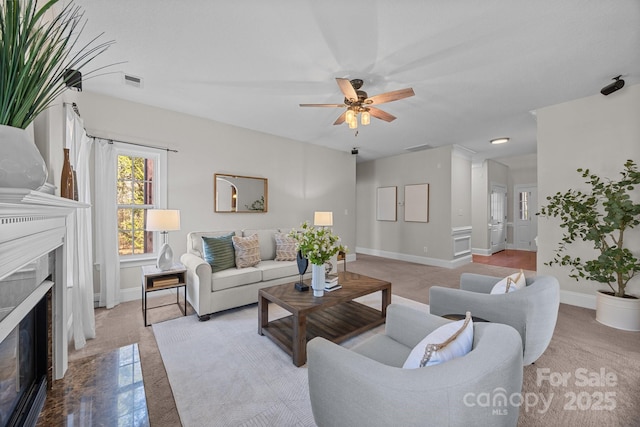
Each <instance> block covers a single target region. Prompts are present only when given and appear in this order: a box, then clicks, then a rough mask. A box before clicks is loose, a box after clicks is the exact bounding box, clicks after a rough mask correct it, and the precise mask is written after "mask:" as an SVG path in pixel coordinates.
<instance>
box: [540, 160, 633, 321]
mask: <svg viewBox="0 0 640 427" xmlns="http://www.w3.org/2000/svg"><path fill="white" fill-rule="evenodd" d="M578 172H579V173H581V174H582V177H583V178H585V179H586V181H585V183H586V184H588V185H589V186H590V189H589V190H588V191H586V190H585V191H580V190H568V191H566V192H564V193H562V192H558V193H556V194H555V195H553V196H549V197H547V201H548V204H547V205H546V206H543V207H542V208H541V209H540V213H539V214H540V215H541V216H546V217H554V218H560V221H561V223H560V227H561V228H563V229H564V233H563V236H562V240H561V241H560V243H559V245H558V248H557V249H556V252H555V256H554V258H553V259H552V260H551V261H549V262H548V263H546V265H549V266H552V265H561V266H569V267H571V273H570V274H569V276H570V277H572V278H574V279H576V280H580V279H587V280H595V281H597V282H600V283H604V284H606V285H608V286H609V290H599V291H598V293H597V296H596V298H597V299H596V320H598V321H599V322H600V323H603V324H605V325H608V326H613V327H616V328H619V329H625V330H635V331H637V330H640V299H638V298H637V297H636V296H633V295H629V294H627V292H626V288H627V285H628V284H629V281H630V280H631V279H632V278H633V277H635V276H636V275H638V274H640V260H639V259H638V256H637V255H636V254H634V253H633V252H632V251H631V250H630V249H629V248H628V247H627V245H628V243H627V240H625V238H626V237H628V234H626V233H628V232H629V231H630V230H632V229H634V228H635V227H636V226H637V225H638V224H640V203H639V202H636V201H634V200H632V194H633V191H634V189H636V186H638V184H640V172H638V168H637V166H636V163H635V162H634V161H633V160H627V161H626V162H625V164H624V169H623V170H622V172H620V179H618V180H611V179H608V178H601V177H599V176H597V175H595V174H592V173H591V172H590V171H589V169H578ZM636 191H637V190H636ZM636 196H637V194H636ZM577 241H580V242H581V241H584V242H589V243H591V244H592V246H593V249H595V251H596V255H597V256H595V257H594V258H593V259H588V260H586V259H582V258H581V257H580V256H575V255H573V254H571V251H570V249H569V245H570V244H572V243H574V242H577Z"/></svg>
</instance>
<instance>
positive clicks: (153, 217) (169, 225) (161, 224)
mask: <svg viewBox="0 0 640 427" xmlns="http://www.w3.org/2000/svg"><path fill="white" fill-rule="evenodd" d="M174 230H180V211H179V210H177V209H149V210H148V211H147V231H174Z"/></svg>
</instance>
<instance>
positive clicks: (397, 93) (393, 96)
mask: <svg viewBox="0 0 640 427" xmlns="http://www.w3.org/2000/svg"><path fill="white" fill-rule="evenodd" d="M413 95H415V92H414V91H413V89H412V88H410V87H409V88H406V89H400V90H394V91H391V92H386V93H381V94H380V95H374V96H372V97H370V98H367V99H365V100H364V103H365V104H367V105H374V104H384V103H385V102H391V101H397V100H398V99H403V98H408V97H410V96H413Z"/></svg>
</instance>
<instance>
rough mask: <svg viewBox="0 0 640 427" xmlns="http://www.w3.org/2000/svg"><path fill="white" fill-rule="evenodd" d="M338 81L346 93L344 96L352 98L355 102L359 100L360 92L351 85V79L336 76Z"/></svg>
mask: <svg viewBox="0 0 640 427" xmlns="http://www.w3.org/2000/svg"><path fill="white" fill-rule="evenodd" d="M336 82H338V86H340V90H341V91H342V93H343V94H344V97H345V98H347V99H348V100H350V101H351V102H355V101H357V100H358V94H357V93H356V90H355V89H354V88H353V86H351V81H350V80H349V79H341V78H339V77H336Z"/></svg>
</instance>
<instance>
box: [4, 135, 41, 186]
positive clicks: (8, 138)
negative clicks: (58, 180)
mask: <svg viewBox="0 0 640 427" xmlns="http://www.w3.org/2000/svg"><path fill="white" fill-rule="evenodd" d="M46 180H47V165H46V164H45V163H44V159H43V158H42V155H41V154H40V151H38V147H36V145H35V144H34V143H33V136H32V135H31V132H30V131H29V130H25V129H20V128H17V127H12V126H5V125H0V187H8V188H28V189H31V190H35V189H36V188H39V187H41V186H42V185H43V184H44V183H45V182H46Z"/></svg>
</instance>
